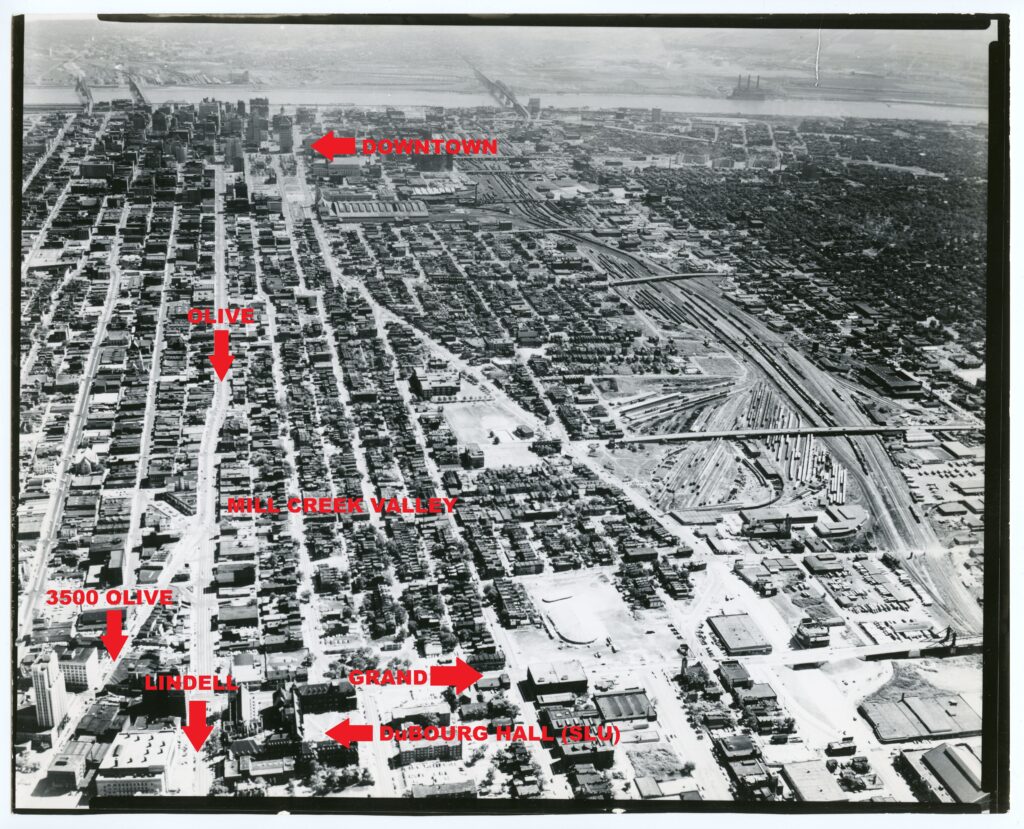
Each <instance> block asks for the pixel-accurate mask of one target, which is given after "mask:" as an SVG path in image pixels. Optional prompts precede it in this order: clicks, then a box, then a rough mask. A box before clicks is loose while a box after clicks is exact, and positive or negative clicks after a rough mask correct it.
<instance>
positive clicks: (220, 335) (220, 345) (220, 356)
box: [207, 328, 235, 380]
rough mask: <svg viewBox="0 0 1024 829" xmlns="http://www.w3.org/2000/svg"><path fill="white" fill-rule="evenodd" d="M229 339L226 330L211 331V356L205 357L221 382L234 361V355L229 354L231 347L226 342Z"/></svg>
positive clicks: (228, 333) (216, 329)
mask: <svg viewBox="0 0 1024 829" xmlns="http://www.w3.org/2000/svg"><path fill="white" fill-rule="evenodd" d="M230 337H231V332H230V331H228V329H226V328H215V329H214V331H213V354H212V355H211V356H209V357H207V359H208V360H209V361H210V362H211V363H212V364H213V370H214V371H216V372H217V376H218V377H219V378H220V379H221V380H223V379H224V377H225V375H226V374H227V373H228V369H229V368H231V364H232V363H233V362H234V361H235V357H234V355H233V354H230V353H229V349H230V348H231V346H230V345H229V344H228V340H229V339H230Z"/></svg>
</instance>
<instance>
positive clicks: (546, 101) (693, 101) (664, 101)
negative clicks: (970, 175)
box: [25, 85, 988, 124]
mask: <svg viewBox="0 0 1024 829" xmlns="http://www.w3.org/2000/svg"><path fill="white" fill-rule="evenodd" d="M144 91H145V93H146V95H147V97H148V98H149V99H150V101H152V102H153V103H155V104H162V103H171V102H175V103H182V102H183V103H193V104H194V103H198V102H199V101H201V100H202V99H203V98H216V99H218V100H221V101H237V100H244V101H248V100H249V99H250V98H256V97H259V98H267V99H269V100H270V105H271V106H275V107H276V106H284V105H300V106H303V105H314V104H318V105H353V106H365V107H384V106H391V107H406V108H416V107H427V106H443V107H456V108H458V107H480V106H494V101H493V99H492V98H491V97H490V96H489V95H488V94H487V93H486V92H483V91H480V92H463V91H457V90H445V89H415V88H412V87H396V86H381V87H365V86H358V87H357V86H353V87H345V86H339V87H333V88H323V87H311V86H310V87H293V88H289V87H254V86H243V85H238V86H159V87H158V86H154V87H147V88H146V89H145V90H144ZM93 97H94V99H95V100H96V101H97V102H103V101H110V100H114V99H116V98H128V97H129V93H128V89H127V87H121V88H117V87H97V88H95V89H93ZM77 102H78V98H77V96H76V94H75V91H74V89H72V88H71V87H59V86H45V87H44V86H26V87H25V103H26V104H30V105H45V104H54V105H58V104H74V103H77ZM523 103H525V100H524V101H523ZM541 103H542V104H543V105H544V106H545V107H547V106H554V107H556V108H560V109H576V108H589V109H616V108H619V107H629V108H636V109H652V108H655V107H657V108H660V109H661V110H662V111H663V112H680V113H693V114H702V115H735V116H741V117H748V118H750V117H753V118H757V117H762V118H763V117H766V116H781V117H791V118H807V117H810V118H814V117H818V118H894V119H898V120H921V121H952V122H957V123H973V124H979V123H980V124H983V123H987V122H988V110H987V109H986V108H984V107H961V106H947V105H944V104H935V103H906V102H887V101H828V100H809V99H797V98H769V99H768V100H765V101H733V100H729V99H728V98H707V97H699V96H691V95H664V94H651V93H628V92H609V93H597V92H580V93H576V92H572V93H558V94H546V95H542V96H541Z"/></svg>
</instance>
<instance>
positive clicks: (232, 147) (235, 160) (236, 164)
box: [224, 138, 245, 171]
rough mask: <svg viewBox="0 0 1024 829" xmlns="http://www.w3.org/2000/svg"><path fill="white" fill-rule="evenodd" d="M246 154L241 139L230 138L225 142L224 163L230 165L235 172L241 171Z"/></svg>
mask: <svg viewBox="0 0 1024 829" xmlns="http://www.w3.org/2000/svg"><path fill="white" fill-rule="evenodd" d="M244 152H245V151H244V149H243V148H242V140H241V139H240V138H229V139H228V140H227V141H225V142H224V161H225V162H227V163H228V164H230V165H231V167H232V169H233V170H236V171H237V170H240V169H241V167H242V157H243V154H244Z"/></svg>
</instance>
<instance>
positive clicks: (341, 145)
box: [310, 130, 356, 161]
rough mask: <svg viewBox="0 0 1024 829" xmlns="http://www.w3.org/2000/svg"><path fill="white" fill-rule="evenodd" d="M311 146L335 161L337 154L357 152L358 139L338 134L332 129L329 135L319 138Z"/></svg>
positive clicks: (329, 159) (353, 153)
mask: <svg viewBox="0 0 1024 829" xmlns="http://www.w3.org/2000/svg"><path fill="white" fill-rule="evenodd" d="M310 146H312V148H313V149H314V150H316V151H317V152H318V153H320V155H322V156H323V157H324V158H326V159H327V160H328V161H334V156H336V155H355V154H356V139H355V138H353V137H348V138H345V137H342V136H337V135H335V134H334V130H330V131H329V132H328V133H327V135H324V136H322V137H321V138H318V139H317V140H316V141H314V142H313V143H312V144H311V145H310Z"/></svg>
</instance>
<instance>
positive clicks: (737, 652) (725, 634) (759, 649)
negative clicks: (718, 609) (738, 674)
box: [708, 613, 772, 656]
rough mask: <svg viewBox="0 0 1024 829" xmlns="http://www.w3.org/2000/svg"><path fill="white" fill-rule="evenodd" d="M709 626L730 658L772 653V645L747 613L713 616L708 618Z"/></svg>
mask: <svg viewBox="0 0 1024 829" xmlns="http://www.w3.org/2000/svg"><path fill="white" fill-rule="evenodd" d="M708 624H709V625H711V629H712V630H713V631H714V632H715V635H716V636H717V637H718V638H719V639H720V640H721V642H722V646H723V647H724V648H725V652H726V653H727V654H729V655H730V656H746V655H748V654H752V653H771V652H772V646H771V643H769V642H768V640H767V639H765V638H764V634H763V633H761V631H760V629H759V628H758V627H757V625H756V624H754V620H753V619H751V618H750V616H748V615H747V614H746V613H734V614H732V615H729V616H726V615H722V616H711V617H709V618H708Z"/></svg>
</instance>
